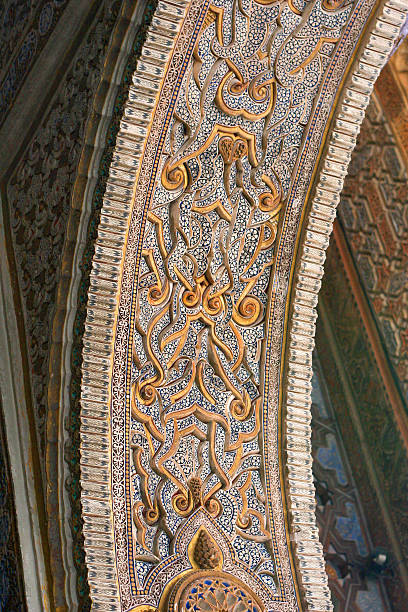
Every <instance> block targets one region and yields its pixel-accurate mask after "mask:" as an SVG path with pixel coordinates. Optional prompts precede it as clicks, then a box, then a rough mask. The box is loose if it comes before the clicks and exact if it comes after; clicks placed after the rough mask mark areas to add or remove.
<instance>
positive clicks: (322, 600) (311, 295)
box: [283, 0, 408, 612]
mask: <svg viewBox="0 0 408 612" xmlns="http://www.w3.org/2000/svg"><path fill="white" fill-rule="evenodd" d="M407 13H408V0H388V1H387V2H385V3H384V4H383V7H382V9H380V10H379V11H378V16H377V18H376V19H375V23H374V27H373V28H372V29H371V33H370V34H369V35H368V36H367V37H366V41H365V43H363V47H362V49H361V51H360V52H359V55H358V58H357V60H355V62H354V66H353V69H352V72H351V74H350V75H349V77H348V79H347V81H346V84H345V86H344V88H343V92H342V94H341V99H340V100H339V102H338V104H337V108H336V112H335V116H334V120H333V127H332V130H331V133H330V136H329V142H328V146H327V147H326V150H325V153H324V154H323V156H322V157H321V159H320V168H321V169H320V174H319V176H318V178H317V185H316V189H315V191H314V196H313V199H312V202H311V207H310V212H309V215H308V217H307V219H306V220H305V222H304V235H303V238H302V244H301V248H300V257H299V259H298V268H297V273H296V275H295V277H294V281H293V300H292V307H293V311H292V316H291V319H290V322H289V329H288V332H289V335H288V337H289V344H288V347H287V351H288V353H287V357H288V359H287V363H288V366H287V371H286V381H287V387H286V391H287V392H286V398H285V400H284V406H283V410H284V414H285V417H286V418H285V422H286V438H285V439H286V453H287V481H288V494H289V505H290V512H291V525H292V539H293V540H294V542H295V549H296V558H297V563H298V570H299V575H300V578H301V581H302V583H303V584H302V586H303V589H304V597H305V600H306V602H307V606H306V607H307V610H310V611H311V612H312V611H313V612H323V611H329V610H333V606H332V603H331V599H330V592H329V588H328V582H327V575H326V572H325V564H324V559H323V552H322V547H321V544H320V542H319V533H318V529H317V526H316V516H315V511H314V507H315V490H314V485H313V475H312V459H311V404H312V399H311V390H312V384H311V380H312V375H313V371H312V351H313V347H314V336H315V329H316V318H317V312H316V306H317V300H318V294H319V290H320V287H321V279H322V277H323V264H324V261H325V258H326V249H327V247H328V244H329V238H330V234H331V232H332V229H333V222H334V219H335V216H336V207H337V205H338V203H339V201H340V192H341V190H342V187H343V182H344V178H345V176H346V174H347V168H348V164H349V162H350V159H351V154H352V152H353V149H354V147H355V144H356V138H357V135H358V133H359V130H360V125H361V122H362V120H363V118H364V114H365V110H366V108H367V105H368V103H369V99H370V94H371V92H372V90H373V86H374V83H375V81H376V79H377V77H378V75H379V73H380V71H381V68H382V67H383V66H384V65H385V63H386V62H387V59H388V57H389V55H390V53H391V51H392V49H393V47H394V43H395V41H396V39H397V38H398V36H399V33H400V30H401V27H402V25H403V24H404V22H405V21H406V18H407Z"/></svg>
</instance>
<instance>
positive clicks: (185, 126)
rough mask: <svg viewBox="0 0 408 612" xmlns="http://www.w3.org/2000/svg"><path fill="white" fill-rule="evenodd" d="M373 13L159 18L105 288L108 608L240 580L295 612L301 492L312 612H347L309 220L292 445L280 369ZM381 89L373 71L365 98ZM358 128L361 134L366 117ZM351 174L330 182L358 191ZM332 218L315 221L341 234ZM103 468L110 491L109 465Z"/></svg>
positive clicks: (127, 137) (98, 411) (290, 403)
mask: <svg viewBox="0 0 408 612" xmlns="http://www.w3.org/2000/svg"><path fill="white" fill-rule="evenodd" d="M390 1H391V2H394V0H390ZM395 1H397V0H395ZM398 1H399V0H398ZM372 7H373V3H372V2H371V0H370V1H366V0H365V1H364V2H361V1H360V2H359V1H357V2H355V3H353V2H331V1H330V2H329V1H327V2H323V1H321V0H316V1H311V2H304V1H303V0H291V1H290V2H271V3H265V2H262V3H261V2H255V1H253V0H242V1H238V0H237V1H234V0H225V1H223V2H221V1H218V0H217V2H214V3H213V4H212V5H210V6H209V5H208V4H207V3H205V2H204V3H203V2H200V1H198V0H197V1H196V0H193V1H192V2H191V3H188V4H187V3H186V4H185V3H184V2H183V3H181V2H180V3H177V4H169V3H161V2H160V3H159V7H158V11H157V18H156V19H155V20H153V24H152V28H151V32H150V34H149V37H148V40H147V42H146V48H145V53H144V55H143V54H142V60H141V62H140V64H139V66H138V69H137V71H136V73H135V75H134V87H133V88H131V91H130V99H129V104H128V107H127V109H126V111H125V116H124V121H123V125H122V129H121V134H120V137H119V138H118V144H117V147H116V153H115V157H114V162H113V168H112V169H111V176H110V179H109V182H108V185H107V190H106V194H105V202H104V210H103V215H102V218H101V225H100V234H99V238H98V242H97V249H96V258H95V259H96V262H95V268H94V272H93V275H92V280H91V291H90V293H91V298H90V310H89V317H88V323H87V335H86V342H85V359H84V363H85V365H84V372H85V376H84V385H83V389H82V405H83V414H84V415H86V417H87V423H88V422H89V423H90V426H89V428H87V424H85V426H84V427H83V430H82V440H83V443H82V450H83V454H82V466H83V468H84V469H85V470H86V471H85V474H86V477H85V478H84V479H83V482H84V483H85V487H86V488H85V491H84V494H83V497H82V499H83V504H84V517H85V519H86V524H85V527H84V530H85V532H86V534H87V538H88V540H87V550H88V551H89V553H90V554H89V559H88V566H89V567H90V569H91V576H92V581H93V585H94V589H93V601H94V602H96V605H97V607H98V609H122V610H133V608H135V607H137V606H152V607H153V608H157V607H159V608H160V609H167V605H168V603H169V602H171V597H172V596H173V595H174V597H175V593H178V596H179V602H180V605H181V604H182V603H183V605H184V602H187V601H188V597H189V596H190V592H189V589H190V585H192V584H193V583H194V587H193V588H196V587H197V588H202V587H201V586H200V585H199V584H198V583H197V584H196V583H195V582H194V581H195V580H196V579H197V580H198V581H200V580H201V579H202V578H203V576H202V575H201V574H200V575H199V576H198V575H197V574H195V572H197V571H203V572H205V577H206V580H207V579H208V581H209V582H210V583H211V584H212V585H213V587H214V589H215V591H218V589H219V586H220V585H219V583H218V582H217V580H218V577H219V576H220V575H222V576H224V574H226V575H227V577H226V578H225V581H226V583H228V584H227V586H226V589H227V590H228V588H230V587H231V589H232V591H231V592H232V593H234V588H235V585H236V584H241V583H242V585H245V588H243V593H245V597H246V596H248V597H249V598H252V599H253V600H254V601H257V602H258V601H259V607H260V609H262V608H264V609H265V610H274V612H283V611H285V612H294V611H295V610H298V609H299V606H300V598H299V593H298V592H297V590H296V588H295V580H294V576H293V565H291V550H290V549H289V547H288V541H289V533H288V524H287V518H286V516H285V515H286V509H287V508H286V507H285V504H286V503H287V499H288V498H286V499H285V498H284V497H283V496H282V490H281V487H282V482H283V478H285V477H287V480H288V487H289V488H290V495H291V498H290V503H291V505H290V508H291V515H290V520H291V522H292V524H291V526H290V528H291V534H290V537H291V538H292V539H293V540H294V541H296V542H297V554H298V562H299V565H298V569H299V574H301V576H302V581H303V582H302V585H303V593H304V596H305V598H306V600H307V602H308V606H309V609H310V610H330V609H331V604H330V601H329V592H328V588H327V578H326V575H325V572H324V562H323V558H322V556H321V548H320V544H319V542H318V535H317V530H316V527H315V515H314V501H313V498H314V491H313V484H312V477H311V456H310V442H309V437H310V410H309V408H310V392H309V386H310V382H309V381H310V376H311V374H310V372H309V370H310V368H309V366H308V363H307V360H306V361H301V359H302V358H303V357H301V358H300V357H299V355H301V356H303V354H306V355H307V354H308V351H310V350H311V347H312V346H313V340H312V337H313V332H314V320H315V312H314V308H313V307H314V305H315V301H314V300H315V295H314V294H315V292H316V291H317V290H318V282H315V281H314V277H313V274H321V259H322V256H321V253H320V250H321V249H320V247H321V245H322V244H324V243H325V241H326V234H327V233H328V231H329V230H328V229H327V228H326V225H325V223H326V221H325V218H323V220H322V221H320V220H316V221H315V217H314V218H313V220H312V224H313V231H310V232H309V234H308V235H307V239H308V240H309V239H310V242H311V245H312V246H311V248H309V247H307V249H308V250H307V252H306V255H307V257H309V258H310V257H315V259H316V258H317V263H315V259H314V260H313V262H312V264H310V263H309V262H306V263H305V264H304V268H302V272H304V271H306V273H308V274H311V275H312V276H311V280H310V285H309V284H308V283H309V277H307V276H305V275H303V276H301V277H300V280H299V283H300V287H301V289H299V293H298V294H297V297H298V298H299V303H298V304H297V310H296V318H295V317H294V332H293V333H292V336H291V342H292V344H293V349H292V350H291V353H290V355H289V358H290V359H291V369H290V373H289V376H288V380H289V385H288V394H287V396H288V397H287V398H286V399H287V406H286V410H287V412H286V413H285V415H284V416H285V419H286V421H285V422H284V428H283V429H282V430H281V429H280V427H281V421H280V413H279V406H280V401H281V400H280V397H279V393H280V367H281V359H282V346H283V341H284V325H285V308H286V299H287V296H288V287H289V279H290V269H291V265H292V258H293V253H294V248H295V240H296V235H297V231H298V227H299V221H300V216H301V213H302V206H303V204H304V201H305V197H306V193H307V189H308V186H309V184H310V180H311V176H312V172H313V169H314V168H315V167H316V162H317V159H318V154H319V148H320V142H321V139H322V135H323V133H324V129H325V126H326V125H327V122H328V119H329V114H330V110H331V108H332V106H333V102H334V99H335V95H336V91H337V88H338V86H339V84H340V82H341V78H342V76H343V73H344V70H345V68H346V67H347V64H348V62H349V61H350V58H351V56H352V54H353V49H354V46H355V44H356V42H357V41H358V39H359V36H360V34H361V31H362V29H363V27H364V24H365V23H367V20H368V19H369V17H370V14H371V10H372ZM387 10H388V9H387ZM387 16H388V17H387V18H389V19H390V20H391V23H392V24H397V25H396V26H395V25H392V27H391V26H390V28H389V30H387V35H389V37H390V40H391V39H392V37H396V36H397V34H398V32H399V26H398V24H399V23H400V21H401V17H402V18H403V14H402V12H401V11H398V10H394V9H393V8H392V9H391V12H390V11H389V10H388V13H387ZM381 27H383V26H382V25H381ZM384 27H385V26H384ZM387 27H388V26H387ZM390 32H391V33H390ZM384 40H385V39H384ZM370 44H371V43H370ZM375 44H377V43H375ZM375 44H374V43H373V44H372V46H374V47H375V48H377V47H379V48H380V50H381V49H382V47H381V45H380V44H378V45H377V47H376V46H375ZM387 44H388V43H387ZM391 44H392V43H391ZM375 53H376V54H377V57H376V58H375V59H376V60H377V59H378V58H379V59H380V60H381V61H382V62H383V61H385V56H383V55H382V54H381V52H377V51H375ZM373 72H374V74H375V71H373V69H372V67H371V64H370V65H369V71H368V73H369V75H370V80H369V81H368V85H369V86H370V87H371V80H372V79H373V78H374V77H372V73H373ZM361 83H364V80H361V79H360V81H359V82H358V86H359V87H361ZM350 95H353V94H350ZM361 98H362V99H363V102H361ZM356 99H357V102H356V104H357V106H358V104H363V105H364V104H365V97H364V96H361V97H360V98H359V97H357V98H356ZM345 108H346V109H348V107H347V106H345ZM358 108H360V107H358ZM363 108H364V106H363ZM358 113H359V111H357V110H356V114H358ZM360 115H361V113H360ZM359 120H361V119H359ZM350 121H355V124H356V125H358V120H357V121H356V120H355V117H354V114H352V115H351V120H350ZM355 124H354V123H350V125H351V126H352V134H354V130H355V129H356V127H355ZM348 126H349V123H348V122H347V121H342V122H340V126H339V130H340V134H341V135H340V136H339V137H338V138H339V139H340V142H341V145H342V146H343V145H344V147H345V151H346V153H348V151H349V149H350V150H351V149H352V146H353V138H352V136H351V137H350V136H349V135H348V132H347V130H348V129H350V128H349V127H348ZM341 130H345V131H346V134H344V133H342V132H341ZM336 134H337V132H336ZM349 140H350V142H349ZM333 150H334V149H333ZM335 151H336V155H337V149H335ZM346 153H345V154H344V155H346ZM339 159H340V163H339V162H336V164H337V165H334V164H332V167H334V168H335V171H337V170H338V167H340V170H341V171H342V172H343V171H344V172H345V170H344V168H343V166H342V163H341V162H342V157H341V155H340V157H339ZM135 160H136V161H137V163H136V162H135ZM330 169H331V168H330ZM337 183H338V184H340V185H341V181H338V182H337ZM337 183H336V188H337V186H338V185H337ZM329 187H330V183H329ZM330 204H331V201H330ZM316 207H317V213H315V214H316V216H317V218H318V219H319V218H320V217H319V215H323V217H324V214H326V213H327V210H329V212H330V214H332V209H329V208H328V205H326V204H325V203H323V204H320V203H319V204H318V205H316ZM279 217H281V218H279ZM280 230H281V231H280ZM319 249H320V250H319ZM302 265H303V264H302ZM272 270H273V275H272ZM302 283H303V284H302ZM309 296H310V299H309ZM98 309H101V310H98ZM101 311H102V312H104V313H105V314H104V316H103V317H102V315H101ZM102 320H103V321H104V322H105V325H101V321H102ZM94 321H95V323H94ZM106 324H107V325H106ZM111 330H113V331H111ZM88 339H89V341H88ZM93 342H94V343H95V344H94V345H93V344H92V343H93ZM95 347H96V348H98V349H99V351H100V353H97V350H96V348H95ZM111 347H112V349H111ZM113 347H114V348H113ZM112 358H113V359H112ZM97 419H101V420H105V421H106V422H107V423H108V428H109V435H110V436H111V437H110V440H109V443H105V441H104V440H101V438H98V437H97V435H98V427H99V424H98V423H97V422H96V421H97ZM94 421H95V423H94ZM280 433H282V434H283V435H284V444H285V446H284V448H285V449H286V451H287V452H286V454H285V455H284V457H285V458H286V459H285V460H286V462H287V471H286V470H282V469H281V465H280V462H281V458H282V455H281V450H282V448H281V447H280V445H279V440H280ZM98 451H100V457H101V459H102V462H105V461H107V462H108V464H109V470H110V471H109V472H108V473H107V472H106V470H105V465H106V464H105V463H103V464H102V465H101V466H100V465H99V464H98V465H95V461H96V457H97V455H98ZM88 474H90V478H89V479H88ZM92 478H95V480H96V481H97V482H98V484H97V486H96V487H95V486H94V485H93V482H92ZM106 482H109V483H111V487H112V489H111V498H110V497H109V496H107V495H105V491H106V489H107V485H106V484H104V483H106ZM93 517H97V519H94V518H93ZM95 526H96V527H95ZM93 529H96V531H93ZM203 529H204V530H205V534H207V535H203ZM95 533H97V534H98V537H99V538H101V537H102V534H105V533H108V534H109V537H111V536H112V541H113V543H114V547H113V550H114V554H113V556H111V555H112V551H111V550H110V549H109V550H108V549H107V552H106V555H105V553H104V554H103V555H102V554H101V553H100V551H98V541H99V540H98V539H97V538H96V536H95ZM94 538H95V540H94ZM108 548H109V547H108ZM110 559H112V560H113V563H111V565H109V560H110ZM198 559H200V560H201V561H198ZM203 560H204V561H203ZM200 563H201V565H200ZM108 565H109V572H108V573H107V574H106V567H107V566H108ZM180 581H185V582H180ZM211 581H213V582H211ZM200 584H201V583H200ZM224 586H225V585H224ZM175 589H176V590H175ZM177 589H179V591H177ZM180 589H181V590H180ZM183 589H184V590H183ZM224 591H225V589H224ZM222 597H223V595H222V593H220V601H221V600H222ZM169 598H170V599H169ZM183 598H184V599H183ZM169 605H170V604H169ZM109 606H110V607H109Z"/></svg>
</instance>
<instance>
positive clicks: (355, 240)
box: [339, 98, 408, 402]
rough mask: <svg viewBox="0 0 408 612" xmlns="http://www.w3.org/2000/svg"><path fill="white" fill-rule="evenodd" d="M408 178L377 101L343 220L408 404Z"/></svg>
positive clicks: (353, 168) (353, 167)
mask: <svg viewBox="0 0 408 612" xmlns="http://www.w3.org/2000/svg"><path fill="white" fill-rule="evenodd" d="M407 180H408V174H407V170H406V167H405V163H404V157H403V156H402V155H401V152H400V150H399V147H398V144H397V143H396V141H395V138H394V136H393V133H392V129H391V126H390V124H389V122H388V121H387V118H386V116H385V114H384V112H383V111H382V109H381V106H380V104H379V102H378V100H376V99H375V98H373V99H372V101H371V103H370V106H369V107H368V109H367V115H366V118H365V120H364V122H363V125H362V127H361V132H360V135H359V137H358V141H357V147H356V150H355V152H354V155H353V157H352V161H351V164H350V167H349V173H348V176H347V177H346V180H345V183H344V189H343V192H342V196H341V203H340V205H339V218H340V220H341V221H342V224H343V226H344V228H345V233H346V237H347V241H348V243H349V246H350V249H351V251H352V254H353V258H354V261H355V263H356V265H357V269H358V271H359V274H360V278H361V281H362V283H363V286H364V289H365V291H366V292H367V295H368V297H369V301H370V304H371V307H372V309H373V312H374V313H375V316H376V319H377V322H378V326H379V328H380V330H381V333H382V337H383V339H384V344H385V346H386V349H387V351H388V354H389V356H390V358H391V360H392V363H393V365H394V367H395V371H396V374H397V377H398V379H399V380H400V382H401V385H402V389H403V392H404V396H405V401H406V402H408V206H407Z"/></svg>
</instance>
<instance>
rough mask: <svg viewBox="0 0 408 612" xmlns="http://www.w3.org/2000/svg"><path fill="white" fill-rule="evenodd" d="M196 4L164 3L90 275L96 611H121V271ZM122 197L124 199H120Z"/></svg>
mask: <svg viewBox="0 0 408 612" xmlns="http://www.w3.org/2000/svg"><path fill="white" fill-rule="evenodd" d="M187 4H188V2H186V1H185V0H177V3H171V2H163V1H159V3H158V6H157V9H156V11H155V15H154V17H153V19H152V23H151V25H150V26H149V29H148V33H147V36H146V41H145V44H144V46H143V50H142V53H141V57H140V59H139V61H138V63H137V66H136V70H135V72H134V74H133V77H132V80H133V85H131V86H130V89H129V99H128V102H127V104H126V106H125V110H124V115H123V119H122V121H121V126H120V129H119V133H118V136H117V141H116V147H115V152H114V154H113V159H112V164H111V167H110V172H109V178H108V181H107V184H106V191H105V197H104V203H103V207H102V211H101V220H100V225H99V230H98V238H97V240H96V242H95V255H94V259H93V268H92V272H91V275H90V288H89V297H88V311H87V320H86V324H85V332H84V341H83V344H84V349H83V365H82V371H83V379H82V392H81V484H82V495H81V498H82V506H83V521H84V526H83V532H84V540H85V554H86V562H87V566H88V580H89V585H90V591H91V598H92V602H93V609H94V610H120V601H119V590H118V577H117V569H116V568H117V559H116V555H115V540H114V533H113V518H112V507H111V497H110V490H111V486H110V485H111V458H112V448H111V442H110V441H111V439H112V438H111V430H112V422H111V414H110V400H111V397H110V380H111V359H112V354H113V350H114V330H115V328H116V318H117V314H118V312H117V310H118V295H119V290H120V284H119V279H120V272H121V263H122V260H123V256H124V251H125V245H126V238H127V231H128V223H127V220H128V218H129V216H130V211H131V207H130V204H129V202H131V200H132V187H133V185H134V184H135V182H136V179H137V173H138V169H139V165H140V161H141V158H142V155H143V150H144V142H145V138H146V135H147V133H148V128H149V125H150V122H151V119H152V114H153V111H154V109H155V107H156V105H157V102H158V99H159V96H160V90H161V82H162V78H163V75H164V73H165V70H166V67H167V65H168V62H169V59H170V57H171V53H172V51H173V46H174V41H175V39H176V37H177V35H178V33H179V30H180V26H181V24H182V22H183V20H184V16H185V9H186V7H187ZM119 194H120V195H119Z"/></svg>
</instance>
